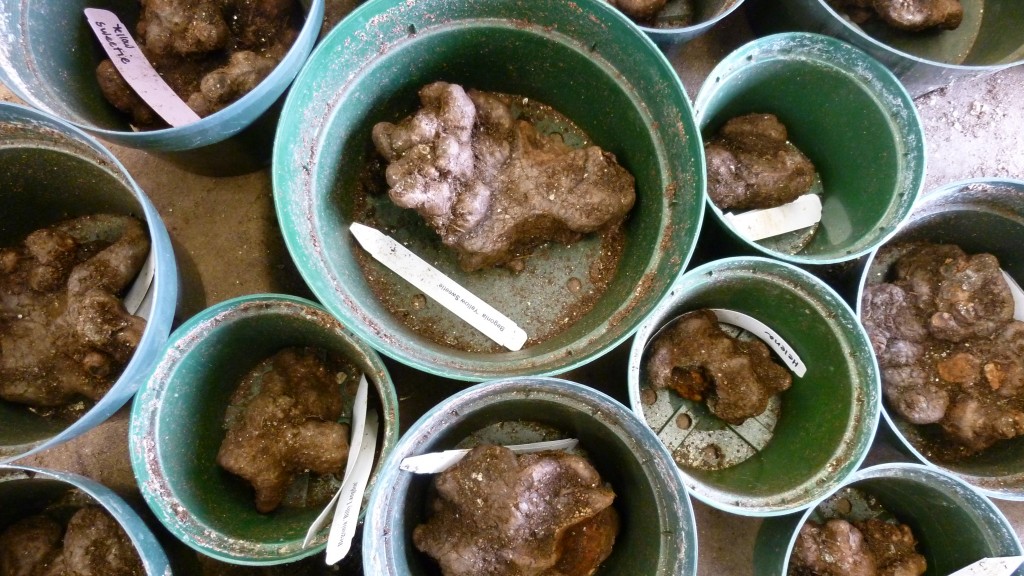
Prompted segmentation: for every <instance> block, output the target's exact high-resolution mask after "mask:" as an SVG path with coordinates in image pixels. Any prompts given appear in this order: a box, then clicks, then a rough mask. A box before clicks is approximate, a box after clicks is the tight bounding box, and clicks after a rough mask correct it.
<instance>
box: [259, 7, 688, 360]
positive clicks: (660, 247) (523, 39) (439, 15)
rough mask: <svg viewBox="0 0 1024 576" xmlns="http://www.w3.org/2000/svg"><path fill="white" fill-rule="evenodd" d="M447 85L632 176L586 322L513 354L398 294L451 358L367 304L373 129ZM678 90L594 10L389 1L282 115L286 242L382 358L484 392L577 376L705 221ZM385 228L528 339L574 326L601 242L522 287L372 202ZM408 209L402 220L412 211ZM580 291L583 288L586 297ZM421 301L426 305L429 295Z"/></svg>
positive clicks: (412, 294) (629, 325) (632, 319)
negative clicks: (537, 114)
mask: <svg viewBox="0 0 1024 576" xmlns="http://www.w3.org/2000/svg"><path fill="white" fill-rule="evenodd" d="M436 80H446V81H450V82H456V83H461V84H463V85H465V86H469V87H475V88H479V89H485V90H496V91H502V92H507V93H513V94H519V95H522V96H525V97H528V98H530V99H531V100H536V101H540V102H543V103H545V104H548V105H550V106H553V107H554V108H555V109H557V110H558V111H560V112H562V113H563V114H565V115H566V116H568V117H569V118H570V119H571V120H573V121H574V122H575V123H576V124H577V125H579V126H580V127H581V128H582V129H583V130H584V131H586V132H587V133H588V134H589V135H590V136H591V138H592V140H593V141H594V142H595V143H596V144H598V145H600V146H602V147H603V148H605V149H607V150H610V151H611V152H613V153H614V154H615V156H616V157H617V158H618V161H619V162H620V163H621V164H622V165H623V166H625V167H626V169H628V170H630V171H631V172H632V174H633V175H634V177H635V178H636V184H637V202H636V205H635V206H634V207H633V210H632V212H631V213H630V215H629V217H628V219H627V222H626V224H625V236H626V239H625V247H624V254H623V257H622V260H621V263H620V265H619V267H618V269H617V271H616V273H615V276H614V278H613V279H612V280H611V283H610V285H609V287H608V289H607V290H606V291H605V292H604V293H603V295H602V296H601V297H600V298H599V299H598V300H597V301H596V303H595V304H594V306H593V308H592V309H591V310H590V312H588V313H586V314H583V315H582V316H581V317H579V318H572V322H571V325H568V328H566V329H565V330H563V331H562V332H560V333H559V334H557V335H555V336H552V337H550V338H547V339H546V340H543V341H542V342H540V343H538V344H536V345H532V346H529V347H527V348H525V349H523V350H521V351H518V352H507V351H491V350H492V349H489V348H487V347H488V346H489V345H490V343H489V342H488V341H487V340H485V339H483V337H482V336H480V335H478V333H477V332H476V331H475V329H473V328H471V327H470V326H469V325H468V324H465V323H462V322H461V321H460V320H458V319H457V318H456V317H455V316H454V315H452V314H451V313H449V312H447V311H446V310H443V309H441V308H440V306H439V305H437V304H436V303H433V302H427V304H426V305H425V306H419V307H415V306H414V305H413V302H414V299H415V298H416V294H417V293H418V290H416V289H415V288H413V287H412V286H411V285H408V284H405V283H404V282H400V281H398V278H397V276H394V275H393V274H392V273H391V272H390V271H388V270H386V269H384V268H383V267H382V266H380V265H378V264H376V263H371V267H372V270H373V271H374V272H373V273H374V274H378V275H381V276H382V277H383V278H389V279H394V281H395V283H394V288H393V292H394V293H392V294H388V296H389V297H392V298H395V299H398V300H399V301H404V302H409V303H410V305H409V306H406V307H405V308H406V310H405V311H404V312H402V314H406V315H414V316H415V317H417V318H418V319H419V320H421V321H422V322H423V323H425V324H428V325H432V326H434V327H435V330H436V331H439V332H441V333H442V334H444V335H446V336H450V337H452V338H454V339H459V340H462V341H467V342H470V344H471V345H469V346H463V347H460V348H456V347H455V346H449V345H444V344H439V343H438V340H436V339H434V338H428V337H425V336H423V335H421V334H420V333H417V332H414V331H413V330H411V329H410V328H409V326H408V325H407V323H406V322H405V321H403V319H402V318H401V317H400V315H399V314H398V313H395V314H392V313H391V312H389V310H388V309H387V308H386V307H385V306H384V304H382V302H381V300H380V299H379V298H378V296H377V295H375V294H374V292H373V291H372V290H371V286H370V285H369V284H368V282H367V279H366V276H365V275H364V273H363V271H362V270H361V269H360V264H359V260H358V259H359V258H361V257H364V256H362V254H361V251H360V249H359V248H358V247H357V244H356V241H355V239H354V238H353V237H352V236H351V234H350V233H349V231H348V226H349V224H350V223H351V222H352V221H353V219H354V216H355V214H356V211H357V209H358V207H357V206H356V205H355V198H356V189H357V184H358V181H359V178H360V176H361V175H362V174H363V173H364V171H366V170H367V169H368V168H369V167H370V166H371V164H372V161H373V157H372V155H371V154H370V149H371V148H372V145H371V144H370V129H371V128H372V127H373V125H374V124H375V123H377V122H379V121H381V120H391V121H393V120H396V119H399V118H402V117H405V116H407V115H409V114H411V113H412V112H413V111H414V110H415V109H416V106H417V97H416V93H417V91H418V90H419V88H420V87H422V86H423V85H425V84H427V83H430V82H433V81H436ZM690 110H691V109H690V105H689V103H688V101H687V98H686V94H685V93H684V91H683V87H682V85H681V83H680V81H679V79H678V77H677V76H676V74H675V72H674V71H673V69H672V67H671V66H670V65H669V63H668V62H667V61H666V60H665V57H664V56H663V55H662V54H661V52H659V51H658V49H657V47H656V46H654V44H653V43H652V42H651V41H650V40H649V39H648V38H646V37H645V36H644V35H643V34H642V33H641V32H640V31H639V30H638V29H637V28H636V27H635V26H633V25H632V24H631V23H630V22H628V21H627V20H626V19H625V17H624V16H622V15H621V14H620V13H619V12H617V11H616V10H614V9H613V8H611V7H610V6H608V5H607V4H605V3H604V2H603V1H600V0H580V1H578V2H563V1H558V0H529V1H525V0H472V1H466V2H446V1H442V0H423V1H419V2H406V1H404V0H382V1H376V2H370V3H368V4H365V5H363V6H362V7H360V8H359V9H357V10H356V11H354V12H353V13H352V14H351V15H349V16H348V17H347V18H346V19H345V20H344V21H343V22H342V23H341V24H339V25H338V26H337V27H336V28H335V29H334V30H333V31H332V32H331V33H330V34H329V35H328V36H327V37H326V38H325V39H324V40H323V41H322V43H321V45H320V46H319V47H318V49H317V50H316V51H315V52H314V54H313V56H312V57H311V60H310V62H309V64H308V65H307V66H306V68H305V69H304V70H303V71H302V73H301V74H300V75H299V77H298V78H297V80H296V83H295V85H294V86H293V88H292V90H291V92H290V93H289V96H288V99H287V101H286V103H285V108H284V111H283V121H282V122H281V123H280V124H279V129H278V134H277V141H276V143H275V149H274V162H273V184H274V199H275V202H276V205H277V214H278V218H279V220H280V222H281V227H282V229H283V231H284V239H285V243H286V244H287V246H288V249H289V251H290V252H291V255H292V257H293V258H294V260H295V262H296V265H297V267H298V269H299V271H300V272H301V273H302V276H303V278H305V280H306V282H307V283H308V284H309V286H310V288H311V289H312V291H313V293H314V294H316V296H317V297H318V298H319V299H320V301H321V302H323V303H324V306H325V307H326V308H327V309H328V310H330V311H331V312H332V313H334V314H335V315H337V316H338V317H339V318H341V319H342V320H343V321H344V322H345V324H346V325H347V326H348V327H349V328H350V329H352V330H353V331H354V332H355V333H356V334H358V335H359V336H360V337H361V338H362V339H364V340H365V341H367V342H368V343H370V344H371V345H372V346H373V347H374V348H376V349H378V350H380V351H382V352H383V353H385V354H387V355H389V356H391V357H393V358H395V359H397V360H400V361H402V362H404V363H406V364H408V365H410V366H412V367H415V368H417V369H420V370H423V371H426V372H430V373H433V374H438V375H442V376H446V377H451V378H457V379H465V380H484V379H488V378H497V377H504V376H514V375H524V374H550V373H554V372H560V371H564V370H568V369H570V368H573V367H575V366H579V365H581V364H583V363H585V362H587V361H589V360H591V359H593V358H594V357H596V356H598V355H600V354H602V353H604V352H605V351H607V350H609V349H611V348H612V347H614V346H615V345H616V344H618V343H619V342H622V341H623V340H624V339H625V338H627V337H628V336H629V335H630V334H631V333H632V331H633V330H634V329H635V328H636V326H637V324H639V322H640V320H641V319H642V318H643V317H644V316H645V315H646V313H647V312H648V311H650V309H651V308H652V307H653V306H654V304H655V303H656V302H657V301H658V299H659V298H661V296H663V295H664V293H665V291H666V289H667V288H668V285H669V284H670V283H671V281H672V279H673V278H674V277H675V276H676V275H677V274H678V273H679V271H680V270H682V269H683V267H684V266H685V265H686V262H687V261H688V259H689V258H690V255H691V253H692V250H693V245H694V241H695V240H694V239H695V237H696V234H697V233H698V231H699V228H700V224H701V218H702V201H703V190H704V163H703V155H702V153H701V143H700V135H699V134H698V132H697V130H696V127H695V125H694V123H693V118H692V115H691V111H690ZM374 202H375V204H373V206H374V207H375V209H376V211H377V212H376V217H377V218H379V219H384V220H388V222H387V224H388V226H391V227H392V231H393V233H395V234H396V236H398V237H399V238H400V240H401V241H402V242H403V243H405V245H406V246H407V247H409V248H410V249H411V250H412V251H413V252H415V253H417V254H419V255H420V256H422V257H424V258H426V259H427V260H429V261H431V262H432V263H433V264H435V265H436V266H437V267H438V268H440V269H442V271H444V272H445V273H447V274H449V275H450V276H452V277H453V278H454V279H455V280H456V281H457V282H459V283H461V284H463V285H464V286H466V287H467V288H468V289H469V290H471V291H472V292H474V293H475V294H476V295H477V296H479V297H481V298H482V299H483V300H484V301H486V302H488V303H489V304H491V305H492V306H494V307H495V308H497V309H498V310H500V311H501V312H503V313H505V314H506V315H507V316H509V317H511V318H512V319H513V320H515V321H517V322H519V323H521V324H524V328H526V330H527V333H530V332H531V329H532V328H535V327H544V328H548V327H550V326H552V325H555V324H556V323H562V322H566V318H567V316H570V315H568V314H567V313H566V310H567V309H571V308H572V306H573V305H574V304H575V303H577V302H578V301H579V298H580V296H579V295H578V294H574V293H573V292H572V290H568V289H566V288H565V287H566V285H567V282H570V280H571V279H572V278H573V277H576V278H584V279H586V278H588V277H589V276H588V274H589V270H590V265H591V264H592V263H593V262H594V261H595V260H594V259H595V257H596V255H597V254H598V253H599V252H600V249H599V242H598V240H597V239H596V238H587V239H584V240H583V241H580V242H577V243H576V244H574V245H573V246H570V247H564V246H552V247H550V249H545V250H544V251H543V253H540V254H534V255H533V256H531V258H530V259H529V260H528V262H529V264H528V266H527V269H526V270H524V271H523V272H521V273H519V274H516V275H513V274H511V273H509V272H508V271H507V270H504V269H492V270H486V271H478V272H474V273H471V274H468V273H464V272H462V271H460V270H459V268H458V266H457V264H456V263H455V259H454V257H453V255H452V254H451V253H450V252H448V251H446V250H443V249H442V246H441V244H440V241H439V240H438V239H437V237H436V235H435V234H434V233H433V232H432V231H431V230H429V229H428V228H427V227H426V226H425V225H423V224H422V223H421V222H420V219H419V218H418V217H417V216H416V215H415V214H412V215H411V216H410V215H408V214H404V213H398V211H397V210H396V209H395V208H394V207H393V205H391V204H390V202H386V201H382V200H378V199H375V200H374ZM406 212H407V211H406ZM583 292H585V291H583ZM420 298H422V296H420Z"/></svg>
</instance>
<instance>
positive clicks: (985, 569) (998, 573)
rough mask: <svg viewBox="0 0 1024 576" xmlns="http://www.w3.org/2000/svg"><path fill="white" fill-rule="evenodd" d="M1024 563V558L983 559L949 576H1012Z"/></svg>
mask: <svg viewBox="0 0 1024 576" xmlns="http://www.w3.org/2000/svg"><path fill="white" fill-rule="evenodd" d="M1022 562H1024V556H1004V557H1002V558H982V559H981V560H978V561H977V562H975V563H974V564H971V565H970V566H967V567H966V568H961V569H960V570H957V571H956V572H953V573H952V574H950V575H949V576H1011V574H1013V572H1014V571H1015V570H1016V569H1017V568H1018V567H1019V566H1020V565H1021V563H1022Z"/></svg>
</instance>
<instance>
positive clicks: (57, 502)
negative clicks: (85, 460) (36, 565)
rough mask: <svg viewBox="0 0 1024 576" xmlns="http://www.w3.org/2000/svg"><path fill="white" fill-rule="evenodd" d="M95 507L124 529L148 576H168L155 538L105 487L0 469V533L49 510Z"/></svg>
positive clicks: (23, 469)
mask: <svg viewBox="0 0 1024 576" xmlns="http://www.w3.org/2000/svg"><path fill="white" fill-rule="evenodd" d="M86 505H92V506H98V507H100V508H102V509H103V510H104V511H106V512H107V514H110V516H112V517H113V518H114V520H116V521H117V523H118V524H120V525H121V528H122V529H124V531H125V533H126V534H127V535H128V538H129V539H130V540H131V542H132V545H133V546H134V547H135V552H136V553H137V554H138V555H139V559H140V560H142V566H143V568H145V570H146V574H147V575H148V576H169V575H170V573H171V567H170V564H169V562H168V560H167V555H166V554H164V550H163V548H161V547H160V543H159V542H158V541H157V539H156V536H154V535H153V532H152V531H150V529H149V527H148V526H147V525H146V523H145V522H143V520H142V518H140V517H139V515H138V513H136V512H135V510H133V509H132V507H131V506H129V505H128V504H127V503H126V502H125V501H124V500H123V499H122V498H121V497H120V496H118V495H117V494H115V493H114V492H113V491H111V490H110V489H109V488H107V487H106V486H103V485H101V484H98V483H96V482H94V481H92V480H90V479H88V478H85V477H83V476H79V475H77V474H70V473H68V472H59V471H55V470H45V469H42V468H31V467H27V466H13V465H0V510H3V515H2V516H0V532H3V531H4V530H5V529H6V528H7V527H8V526H9V525H11V524H13V523H14V522H16V521H18V520H21V519H23V518H27V517H29V516H33V515H35V514H40V513H42V512H44V511H45V510H46V509H47V508H48V507H50V506H56V507H58V508H60V509H63V507H64V506H68V507H69V508H78V507H81V506H86Z"/></svg>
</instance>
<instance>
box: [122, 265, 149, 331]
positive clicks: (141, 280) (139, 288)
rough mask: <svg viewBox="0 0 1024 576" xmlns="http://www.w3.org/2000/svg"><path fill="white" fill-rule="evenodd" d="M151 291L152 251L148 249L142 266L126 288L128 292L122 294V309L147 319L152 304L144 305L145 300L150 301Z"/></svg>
mask: <svg viewBox="0 0 1024 576" xmlns="http://www.w3.org/2000/svg"><path fill="white" fill-rule="evenodd" d="M152 291H153V251H152V250H150V251H149V255H148V256H146V261H145V262H143V263H142V268H141V269H140V270H139V275H138V276H136V277H135V282H133V283H132V285H131V287H130V288H128V293H127V294H125V295H124V300H123V302H124V309H125V310H127V311H128V313H129V314H135V315H137V316H141V317H143V318H146V319H149V313H150V311H151V309H152V306H151V305H150V306H146V303H147V302H152V296H151V294H150V293H151V292H152Z"/></svg>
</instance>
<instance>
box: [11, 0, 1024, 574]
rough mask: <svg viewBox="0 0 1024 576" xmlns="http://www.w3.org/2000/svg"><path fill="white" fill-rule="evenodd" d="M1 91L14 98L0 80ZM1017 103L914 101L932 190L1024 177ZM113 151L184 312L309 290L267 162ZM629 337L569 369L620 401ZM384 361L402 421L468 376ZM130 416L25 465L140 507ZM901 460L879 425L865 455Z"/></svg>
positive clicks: (714, 49)
mask: <svg viewBox="0 0 1024 576" xmlns="http://www.w3.org/2000/svg"><path fill="white" fill-rule="evenodd" d="M750 37H751V35H750V31H749V29H748V27H747V24H746V20H745V15H744V14H743V12H742V11H739V12H737V13H736V14H734V15H733V16H732V17H730V18H729V19H727V20H726V21H725V22H723V23H721V24H720V25H719V26H717V27H716V28H715V29H714V30H713V31H712V32H711V33H709V34H708V35H706V36H704V37H702V38H700V39H698V40H696V41H694V42H692V43H691V44H689V45H687V46H686V47H685V48H684V49H683V50H681V51H680V52H679V53H677V54H674V55H673V56H672V61H673V64H674V65H675V67H676V70H677V71H678V72H679V74H680V77H681V78H682V79H683V81H684V84H685V85H686V87H687V90H688V92H689V94H690V95H691V97H692V96H694V95H695V94H696V91H697V89H698V88H699V86H700V84H701V82H703V80H704V78H705V76H706V75H707V74H708V72H709V71H710V70H711V68H712V67H713V66H714V64H715V63H716V62H717V60H718V59H719V58H721V57H722V56H724V55H725V54H727V53H728V52H729V51H730V50H732V49H733V48H735V47H736V46H739V45H740V44H741V43H743V42H744V41H745V40H747V39H749V38H750ZM0 99H3V100H8V101H16V99H15V98H14V97H13V96H12V95H11V94H10V92H8V91H7V90H6V89H3V88H2V86H0ZM1021 102H1024V67H1018V68H1014V69H1009V70H1006V71H1003V72H1000V73H996V74H993V75H990V76H988V77H985V78H982V79H978V80H975V81H972V82H966V83H961V84H958V85H954V86H952V87H948V88H945V89H941V90H938V91H936V92H933V93H931V94H929V95H925V96H923V97H920V98H918V99H917V100H916V103H917V105H918V108H919V111H920V115H921V118H922V120H923V122H924V127H925V131H926V135H927V152H928V171H927V180H926V185H925V190H932V189H934V188H936V187H937V186H940V185H942V184H945V183H949V182H953V181H957V180H962V179H966V178H977V177H1004V178H1015V179H1024V106H1021V104H1020V103H1021ZM111 149H112V150H113V152H114V154H115V155H116V156H117V157H118V158H119V159H120V160H121V161H122V162H123V163H124V165H125V166H126V167H127V168H128V170H129V172H130V173H131V174H132V175H133V176H134V177H135V179H136V180H137V182H138V184H139V185H140V186H141V188H142V189H143V190H145V191H146V193H147V194H148V195H149V196H150V198H151V199H152V200H153V202H154V204H155V205H156V206H157V208H158V209H159V210H160V213H161V215H162V216H163V219H164V222H165V224H166V226H167V228H168V230H169V231H170V234H171V236H172V238H173V240H174V242H175V249H176V255H177V258H178V263H179V266H180V268H181V269H182V271H183V279H184V285H183V286H182V298H181V303H180V319H184V318H187V317H189V316H191V315H192V314H194V313H196V312H198V311H199V310H201V309H203V308H204V307H206V306H209V305H212V304H214V303H216V302H220V301H222V300H225V299H228V298H231V297H234V296H239V295H244V294H252V293H261V292H282V293H290V294H298V295H303V296H309V293H308V291H307V290H306V288H305V285H304V284H303V282H302V279H301V278H300V277H299V276H298V274H297V272H296V270H295V268H294V266H293V264H292V262H291V260H290V258H289V255H288V253H287V251H286V250H285V248H284V245H283V243H282V240H281V236H280V233H279V231H278V228H277V225H276V221H275V216H274V211H273V201H272V195H271V184H270V170H269V169H263V170H259V171H256V172H253V173H250V174H246V175H242V176H234V177H208V176H201V175H197V174H193V173H190V172H188V171H186V170H183V169H182V168H180V167H178V166H177V165H175V164H173V163H171V162H168V161H167V160H165V159H162V158H158V157H156V156H153V155H151V154H147V153H145V152H140V151H137V150H131V149H126V148H121V147H116V146H111ZM627 346H628V343H627ZM627 346H621V347H619V348H618V349H616V350H614V351H612V352H611V353H609V354H608V355H606V356H605V357H603V358H601V359H599V360H597V361H595V362H594V363H592V364H591V365H588V366H586V367H584V368H582V369H579V370H577V371H574V372H572V373H569V374H567V375H565V377H567V378H569V379H573V380H576V381H579V382H583V383H586V384H590V385H592V386H595V387H598V388H601V389H603V390H605V391H607V392H609V393H610V394H612V395H613V396H614V397H616V398H617V399H619V400H620V401H626V391H625V389H624V388H621V385H620V386H617V387H612V386H611V385H610V383H609V382H608V381H607V378H606V377H605V376H604V375H605V374H609V373H621V372H623V368H622V366H623V365H624V363H625V357H626V351H627ZM388 367H389V370H391V372H392V376H393V378H394V380H395V382H396V385H397V388H398V392H399V397H400V398H401V414H402V420H403V425H404V426H408V424H409V423H411V422H413V421H415V420H416V419H417V418H418V417H419V415H420V414H422V413H423V412H424V411H425V410H426V409H427V408H429V407H430V406H431V405H433V404H434V403H436V402H438V401H439V400H441V399H442V398H445V397H447V396H448V395H450V394H452V393H454V392H456V391H458V390H459V389H461V388H463V387H465V386H466V384H465V383H461V382H455V381H448V380H442V379H439V378H434V377H425V375H423V374H420V373H417V372H415V371H413V370H412V369H409V368H406V367H404V366H400V365H398V364H396V363H394V362H391V361H388ZM412 382H416V384H415V385H414V384H412ZM620 388H621V389H620ZM127 422H128V417H127V411H126V410H122V411H121V412H119V413H118V414H117V415H116V416H114V417H113V418H112V419H110V420H109V421H107V422H106V423H104V424H102V425H100V426H99V427H97V428H96V429H94V430H93V431H91V432H89V433H88V434H86V435H84V436H82V437H80V438H79V439H76V440H74V441H72V442H69V443H67V444H65V445H62V446H59V447H56V448H54V449H52V450H50V451H48V452H45V453H43V454H40V455H37V456H35V457H32V458H29V459H26V460H25V461H24V463H27V464H32V465H38V466H43V467H50V468H57V469H64V470H72V471H76V472H79V473H82V474H84V475H86V476H90V477H92V478H94V479H96V480H98V481H100V482H102V483H104V484H106V485H108V486H110V487H111V488H113V489H114V490H116V491H118V492H119V493H121V494H123V495H125V496H126V497H128V498H129V499H130V500H132V501H133V502H134V503H135V504H138V506H137V507H138V508H140V509H143V510H144V509H145V506H144V504H142V503H141V500H140V498H139V496H138V492H137V489H136V486H135V480H134V477H133V475H132V471H131V468H130V465H129V462H128V437H127ZM404 426H403V429H404ZM883 426H884V424H883ZM902 459H904V458H903V457H902V456H901V455H900V454H899V453H898V452H896V451H895V449H893V447H892V445H891V444H890V443H889V442H888V441H887V439H886V438H885V437H884V435H882V434H880V435H879V438H878V439H877V440H876V445H875V446H874V447H873V449H872V451H871V454H870V456H869V463H879V462H887V461H897V460H902ZM997 504H998V506H999V507H1000V509H1001V510H1003V512H1004V513H1005V514H1006V515H1007V516H1008V517H1009V519H1010V521H1011V522H1012V523H1013V525H1014V527H1015V529H1016V530H1017V533H1018V536H1020V535H1021V534H1024V503H1016V502H1005V501H1004V502H997ZM693 506H694V509H695V512H696V517H697V525H698V530H699V536H698V538H699V549H700V550H699V572H698V573H699V574H701V575H708V576H710V575H723V574H728V575H735V576H744V575H749V574H752V572H753V565H752V549H753V542H754V538H755V535H756V533H757V530H758V527H759V526H760V521H759V520H757V519H753V518H744V517H738V516H734V515H730V514H726V513H723V512H720V511H718V510H715V509H713V508H710V507H708V506H706V505H703V504H701V503H699V502H694V504H693ZM155 524H156V523H155V522H154V525H155ZM156 529H157V530H158V531H159V532H160V533H161V534H162V535H163V536H164V537H165V544H166V546H167V547H168V549H169V550H170V551H171V552H172V555H173V556H174V557H175V558H176V562H177V566H178V570H177V572H178V573H180V574H211V575H212V574H229V575H233V574H284V573H289V574H318V573H333V574H360V573H361V570H360V568H359V562H358V558H353V559H352V560H351V561H349V562H346V563H344V564H343V565H342V566H340V567H335V568H334V569H330V570H328V569H325V568H322V567H321V566H322V565H321V564H320V559H319V558H314V559H311V560H309V561H306V562H303V563H301V564H300V565H291V566H289V567H287V568H277V569H254V568H242V567H233V566H227V565H221V564H218V563H215V562H212V561H205V560H203V561H200V560H199V559H197V558H196V557H195V555H194V554H193V553H191V552H190V551H189V550H188V549H186V548H185V547H184V546H183V545H181V544H180V543H178V542H176V541H175V540H174V539H173V538H171V537H170V536H169V535H167V533H166V531H165V530H163V529H162V528H160V527H156ZM357 550H358V549H357Z"/></svg>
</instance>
